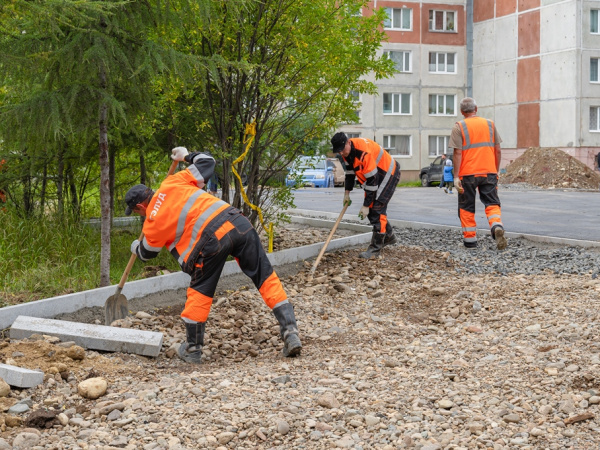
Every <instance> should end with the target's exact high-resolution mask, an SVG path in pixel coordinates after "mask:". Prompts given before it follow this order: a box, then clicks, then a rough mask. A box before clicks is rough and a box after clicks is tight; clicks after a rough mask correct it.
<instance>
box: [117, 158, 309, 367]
mask: <svg viewBox="0 0 600 450" xmlns="http://www.w3.org/2000/svg"><path fill="white" fill-rule="evenodd" d="M171 158H173V159H174V160H175V161H186V162H188V163H189V164H190V165H189V167H188V168H187V169H185V170H183V171H181V172H178V173H176V174H174V175H171V176H168V177H167V178H166V179H165V180H164V181H163V182H162V184H161V185H160V187H159V188H158V190H157V191H156V192H154V191H153V190H152V189H150V188H148V187H146V186H145V185H143V184H137V185H135V186H133V187H132V188H131V189H129V191H128V192H127V194H126V195H125V203H126V204H127V208H126V210H125V214H126V215H130V214H131V213H132V212H135V213H137V214H139V215H141V216H144V217H146V220H145V221H144V227H143V232H144V239H143V240H142V242H140V241H138V240H137V239H136V240H135V241H133V242H132V244H131V252H132V253H134V254H135V255H137V257H138V258H140V259H141V260H142V261H147V260H148V259H150V258H154V257H156V256H157V255H158V253H159V252H160V250H161V249H162V248H163V247H167V249H168V250H169V251H170V252H171V254H172V255H173V256H174V257H175V259H176V260H177V261H178V262H179V264H180V266H181V268H182V270H183V271H184V272H185V273H187V274H189V275H190V276H191V277H192V279H191V282H190V287H189V288H188V290H187V301H186V303H185V307H184V309H183V312H182V313H181V318H182V319H183V322H184V325H185V331H186V338H187V342H186V343H182V344H181V345H180V347H179V350H178V355H179V357H180V358H181V359H183V360H184V361H186V362H191V363H197V364H199V363H201V357H202V347H203V345H204V331H205V325H206V320H207V319H208V314H209V312H210V307H211V305H212V301H213V296H214V293H215V290H216V287H217V282H218V281H219V277H220V276H221V272H222V270H223V266H224V265H225V262H226V260H227V257H228V256H229V255H231V256H233V257H234V258H235V259H236V260H237V262H238V264H239V266H240V269H242V272H244V273H245V274H246V275H248V276H249V277H250V278H251V279H252V281H253V282H254V285H255V286H256V288H257V289H258V291H259V292H260V294H261V296H262V298H263V300H264V302H265V303H266V304H267V306H268V307H269V308H270V309H271V310H272V311H273V314H274V316H275V318H276V319H277V321H278V322H279V327H280V334H281V339H282V340H283V343H284V345H283V351H282V352H283V355H284V356H287V357H292V356H297V355H299V354H300V350H301V349H302V344H301V342H300V338H299V336H298V326H297V324H296V317H295V315H294V309H293V307H292V304H291V303H290V302H289V300H288V298H287V295H286V293H285V292H284V290H283V286H282V285H281V281H280V280H279V277H278V276H277V274H276V273H275V271H274V270H273V267H272V266H271V263H270V262H269V259H268V258H267V255H266V253H265V251H264V249H263V247H262V245H261V243H260V239H259V237H258V233H257V232H256V230H255V229H254V227H253V226H252V224H251V223H250V221H249V220H248V219H247V218H246V217H245V216H243V215H242V213H241V211H240V210H238V209H236V208H234V207H232V206H231V205H229V204H227V203H225V202H224V201H222V200H220V199H218V198H216V197H214V196H213V195H211V194H209V193H208V192H206V191H205V190H203V188H204V185H205V183H206V181H208V180H210V178H211V176H212V174H213V171H214V167H215V160H214V158H213V157H212V156H210V155H209V154H207V153H200V152H193V153H188V151H187V149H186V148H185V147H176V148H174V149H173V150H172V155H171Z"/></svg>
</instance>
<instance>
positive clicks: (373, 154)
mask: <svg viewBox="0 0 600 450" xmlns="http://www.w3.org/2000/svg"><path fill="white" fill-rule="evenodd" d="M350 141H351V142H352V144H353V145H354V148H355V149H356V150H358V156H357V158H355V159H354V167H353V169H354V173H355V174H356V177H357V178H358V181H360V184H362V185H363V188H364V185H365V184H366V180H367V178H371V177H374V176H375V175H376V174H377V169H381V170H383V171H384V172H385V173H388V174H389V177H391V176H392V175H394V173H395V172H396V164H395V161H394V159H393V158H392V157H391V156H390V154H389V153H388V152H386V151H385V150H384V149H383V147H381V145H379V144H378V143H377V142H375V141H372V140H371V139H367V138H351V139H350ZM389 177H388V178H389ZM385 181H386V182H387V180H385ZM382 184H384V183H382Z"/></svg>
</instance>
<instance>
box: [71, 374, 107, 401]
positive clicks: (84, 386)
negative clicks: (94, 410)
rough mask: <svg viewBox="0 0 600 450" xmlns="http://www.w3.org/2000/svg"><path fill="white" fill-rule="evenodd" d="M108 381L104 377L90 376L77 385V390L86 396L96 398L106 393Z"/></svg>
mask: <svg viewBox="0 0 600 450" xmlns="http://www.w3.org/2000/svg"><path fill="white" fill-rule="evenodd" d="M107 388H108V383H107V381H106V380H105V379H104V378H89V379H87V380H84V381H82V382H81V383H79V385H78V386H77V392H78V393H79V395H81V396H82V397H84V398H89V399H90V400H95V399H97V398H99V397H102V396H103V395H104V394H106V389H107Z"/></svg>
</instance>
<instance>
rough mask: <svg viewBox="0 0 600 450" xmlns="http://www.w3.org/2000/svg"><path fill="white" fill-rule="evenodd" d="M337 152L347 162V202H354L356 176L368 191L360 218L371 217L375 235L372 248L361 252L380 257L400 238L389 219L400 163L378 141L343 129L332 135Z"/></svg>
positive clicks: (370, 221) (345, 199) (345, 203)
mask: <svg viewBox="0 0 600 450" xmlns="http://www.w3.org/2000/svg"><path fill="white" fill-rule="evenodd" d="M331 145H332V147H333V152H334V153H340V154H341V155H342V157H343V158H344V162H345V164H346V181H345V189H346V192H345V193H344V202H343V205H344V206H346V205H350V204H351V203H352V202H351V200H350V191H352V189H353V188H354V183H355V182H356V178H358V182H359V183H360V184H361V185H362V188H363V189H364V191H365V198H364V200H363V206H362V208H360V212H359V213H358V217H360V218H361V220H362V219H364V218H365V217H368V218H369V223H370V224H371V225H373V237H372V238H371V244H370V245H369V248H368V249H367V250H366V251H365V252H362V253H360V254H359V255H358V256H359V257H361V258H367V259H369V258H373V257H378V256H379V254H380V253H381V250H382V249H383V247H385V246H386V245H393V244H395V243H396V242H397V241H396V236H394V230H393V228H392V226H391V225H390V224H388V221H387V214H386V213H387V205H388V203H389V202H390V200H391V198H392V195H394V191H395V190H396V186H397V185H398V182H399V181H400V164H398V162H397V161H396V160H395V159H394V158H392V157H391V156H390V154H389V153H388V152H387V151H385V150H384V149H383V147H381V146H380V145H379V144H378V143H377V142H375V141H372V140H370V139H365V138H351V139H348V137H347V136H346V134H345V133H342V132H339V133H336V134H334V135H333V137H332V138H331Z"/></svg>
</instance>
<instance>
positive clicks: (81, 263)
mask: <svg viewBox="0 0 600 450" xmlns="http://www.w3.org/2000/svg"><path fill="white" fill-rule="evenodd" d="M0 215H1V216H2V218H1V220H2V225H3V226H2V229H0V242H2V245H0V286H1V288H0V307H4V306H8V305H14V304H18V303H24V302H29V301H32V300H39V299H42V298H48V297H54V296H57V295H64V294H70V293H73V292H80V291H85V290H89V289H95V288H97V287H99V284H100V229H97V228H93V227H91V226H89V225H86V224H82V223H77V222H75V221H73V220H69V219H66V220H58V219H56V218H51V217H45V218H44V219H21V218H19V217H17V216H16V215H13V214H11V213H9V212H5V213H0ZM140 231H141V225H136V226H132V227H130V228H127V229H124V228H113V232H112V235H111V264H110V267H111V270H110V280H111V284H117V283H118V282H119V280H120V279H121V276H122V275H123V271H124V270H125V267H126V266H127V263H128V261H129V257H130V256H131V252H130V250H129V249H130V245H131V241H133V240H134V239H137V238H138V237H139V234H140ZM147 265H157V266H158V265H160V266H165V267H167V269H169V270H170V271H179V270H180V268H179V265H178V264H177V262H176V261H175V260H174V259H173V257H172V256H171V255H170V254H169V252H168V251H167V250H166V249H163V250H162V251H161V252H160V254H159V256H158V257H157V258H155V259H152V260H150V261H148V262H146V263H144V262H142V261H139V260H138V261H136V263H135V264H134V266H133V268H132V270H131V273H130V274H129V278H128V280H129V281H131V280H135V279H139V278H141V275H142V274H143V273H144V266H147Z"/></svg>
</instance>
